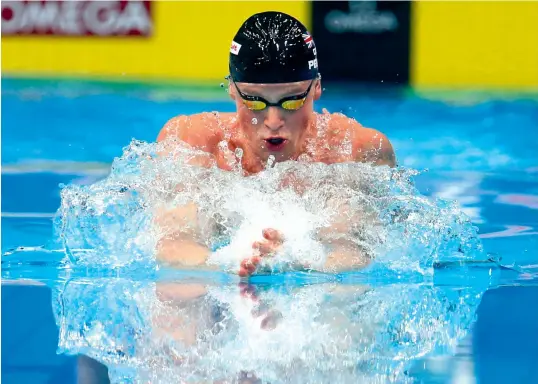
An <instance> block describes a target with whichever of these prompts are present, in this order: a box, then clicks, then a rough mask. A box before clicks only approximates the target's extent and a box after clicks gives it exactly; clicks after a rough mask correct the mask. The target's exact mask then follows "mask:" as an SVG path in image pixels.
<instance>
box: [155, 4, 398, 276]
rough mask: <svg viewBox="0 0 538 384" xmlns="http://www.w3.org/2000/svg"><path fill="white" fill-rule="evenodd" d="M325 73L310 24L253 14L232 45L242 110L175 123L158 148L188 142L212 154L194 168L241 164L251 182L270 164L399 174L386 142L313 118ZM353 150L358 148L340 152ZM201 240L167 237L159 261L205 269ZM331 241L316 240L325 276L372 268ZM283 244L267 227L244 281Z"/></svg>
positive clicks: (178, 211)
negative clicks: (360, 167)
mask: <svg viewBox="0 0 538 384" xmlns="http://www.w3.org/2000/svg"><path fill="white" fill-rule="evenodd" d="M318 67H319V66H318V52H317V49H316V46H315V43H314V40H313V38H312V36H311V35H310V33H309V32H308V30H307V29H306V28H305V26H304V25H302V24H301V23H300V22H299V21H298V20H296V19H295V18H293V17H292V16H290V15H287V14H284V13H281V12H263V13H259V14H255V15H253V16H251V17H250V18H248V19H247V20H246V21H245V22H244V23H243V25H242V26H241V27H240V28H239V30H238V32H237V33H236V35H235V36H234V38H233V40H232V43H231V46H230V55H229V71H230V74H229V76H228V80H229V85H228V92H229V94H230V97H231V98H232V99H233V100H234V101H235V105H236V109H237V111H236V112H235V113H201V114H195V115H189V116H186V115H181V116H177V117H174V118H172V119H171V120H169V121H168V122H167V123H166V125H165V126H164V127H163V129H162V130H161V132H160V134H159V136H158V138H157V141H159V142H163V143H165V145H172V146H173V145H174V142H176V143H177V140H180V141H183V142H185V143H187V144H189V145H190V146H192V147H194V148H196V149H200V150H202V151H204V152H205V153H207V155H208V156H200V157H199V158H194V159H192V161H191V163H192V164H194V165H199V166H204V167H208V166H210V165H211V164H213V163H216V165H217V166H218V167H219V168H220V169H222V170H225V171H233V170H234V169H236V168H237V167H235V165H239V166H240V168H241V169H242V172H243V174H244V175H245V176H248V175H253V174H256V173H259V172H261V171H263V170H264V168H265V166H266V164H267V162H268V159H269V158H270V157H272V158H273V159H274V161H276V162H284V161H289V160H292V161H293V160H298V159H299V157H300V159H301V161H305V160H306V161H312V162H323V163H326V164H333V163H339V162H367V163H371V164H373V165H387V166H390V167H394V166H395V165H396V159H395V154H394V151H393V148H392V145H391V143H390V141H389V140H388V139H387V138H386V136H385V135H383V134H382V133H380V132H378V131H376V130H374V129H370V128H365V127H363V126H362V125H360V124H359V123H358V122H356V121H355V120H353V119H351V118H348V117H346V116H344V115H343V114H339V113H337V114H331V113H329V112H328V111H324V112H323V114H318V113H316V112H314V109H313V103H314V101H315V100H318V99H319V98H320V96H321V92H322V88H321V76H320V72H319V68H318ZM322 122H323V128H322V127H321V125H322V124H321V123H322ZM349 141H351V145H348V146H347V147H350V148H349V149H348V150H345V151H344V150H342V147H343V146H344V143H346V142H349ZM223 142H224V145H222V143H223ZM238 149H239V150H241V152H242V156H241V157H240V158H239V159H238V158H235V157H233V156H230V153H231V154H233V153H234V152H235V151H236V150H238ZM170 150H172V148H170ZM234 161H235V162H236V163H239V164H234V163H233V162H234ZM170 218H173V219H170ZM178 218H179V219H178ZM195 218H196V207H195V206H193V205H189V206H185V207H177V208H175V209H174V210H173V211H168V212H161V213H160V214H159V216H158V217H157V221H156V222H157V224H159V225H161V227H163V226H165V227H167V228H168V229H170V228H178V227H179V226H180V225H178V224H177V223H176V224H173V220H181V221H185V220H187V221H190V222H196V220H195ZM357 220H360V218H357ZM348 222H352V220H349V221H348ZM332 229H333V230H334V231H341V232H346V231H350V228H349V225H348V226H347V227H346V226H342V225H338V226H337V225H336V224H334V226H333V228H332ZM165 232H166V231H165ZM194 232H195V230H193V231H191V232H189V233H188V232H185V231H178V230H172V231H170V232H168V235H167V236H166V237H163V238H162V239H161V241H160V242H159V244H158V249H157V257H158V260H159V261H161V262H163V263H165V264H169V265H173V266H177V267H187V268H191V267H195V266H203V267H204V268H205V267H206V261H207V260H208V257H209V255H210V254H211V250H209V249H208V248H206V247H205V246H203V245H201V244H199V243H197V242H196V236H195V233H194ZM326 233H327V231H325V234H323V233H318V234H317V240H318V241H320V242H321V243H322V244H323V245H324V246H325V247H326V249H327V254H328V257H327V261H326V263H325V265H324V267H323V268H321V270H322V271H323V272H338V271H346V270H352V269H357V268H362V267H364V266H365V265H366V264H367V261H366V260H368V255H364V254H362V253H361V251H360V250H359V249H357V248H356V247H355V246H354V245H352V244H351V243H350V242H347V241H340V242H334V241H332V242H329V240H328V236H327V235H326ZM285 241H286V239H285V234H282V233H280V232H279V231H278V230H276V229H274V228H266V229H265V230H264V231H262V233H260V239H259V240H258V241H255V242H254V243H253V244H252V255H251V257H248V258H246V259H244V260H243V261H242V262H241V263H240V265H238V266H237V268H238V269H237V273H238V274H239V275H240V276H249V275H251V274H253V273H255V272H256V269H257V267H258V265H259V264H260V262H261V261H262V259H263V258H267V257H271V255H274V254H275V253H276V252H278V251H279V250H280V249H281V247H282V244H283V243H284V242H285ZM295 268H301V269H310V268H312V266H309V265H299V266H295ZM318 269H319V268H318Z"/></svg>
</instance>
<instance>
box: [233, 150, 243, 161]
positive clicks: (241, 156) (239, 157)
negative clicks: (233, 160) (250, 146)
mask: <svg viewBox="0 0 538 384" xmlns="http://www.w3.org/2000/svg"><path fill="white" fill-rule="evenodd" d="M235 157H237V158H238V159H241V158H243V149H242V148H236V149H235Z"/></svg>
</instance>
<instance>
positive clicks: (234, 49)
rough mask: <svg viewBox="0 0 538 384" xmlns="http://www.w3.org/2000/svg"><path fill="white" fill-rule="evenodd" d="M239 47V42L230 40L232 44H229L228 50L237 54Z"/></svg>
mask: <svg viewBox="0 0 538 384" xmlns="http://www.w3.org/2000/svg"><path fill="white" fill-rule="evenodd" d="M240 49H241V44H239V43H236V42H235V41H232V45H231V46H230V52H231V53H233V54H234V55H238V54H239V50H240Z"/></svg>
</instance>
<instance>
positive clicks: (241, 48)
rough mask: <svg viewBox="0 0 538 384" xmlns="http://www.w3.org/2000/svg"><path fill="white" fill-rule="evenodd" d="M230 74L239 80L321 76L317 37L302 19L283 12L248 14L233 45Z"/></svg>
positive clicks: (275, 80) (287, 80)
mask: <svg viewBox="0 0 538 384" xmlns="http://www.w3.org/2000/svg"><path fill="white" fill-rule="evenodd" d="M229 67H230V75H231V78H232V79H233V80H234V81H236V82H240V83H292V82H296V81H303V80H311V79H314V78H315V77H316V76H318V60H317V52H316V46H315V45H314V40H313V39H312V36H311V35H310V33H308V30H307V29H306V28H305V26H304V25H303V24H301V22H300V21H298V20H297V19H295V18H294V17H292V16H290V15H287V14H285V13H282V12H263V13H257V14H255V15H252V16H251V17H249V18H248V19H247V20H246V21H245V22H244V23H243V25H242V26H241V28H239V31H237V34H236V35H235V37H234V38H233V41H232V45H231V47H230V62H229Z"/></svg>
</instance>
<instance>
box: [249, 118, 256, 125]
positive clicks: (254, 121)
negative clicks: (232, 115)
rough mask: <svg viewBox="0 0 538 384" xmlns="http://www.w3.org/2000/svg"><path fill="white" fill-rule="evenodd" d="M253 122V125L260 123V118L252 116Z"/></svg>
mask: <svg viewBox="0 0 538 384" xmlns="http://www.w3.org/2000/svg"><path fill="white" fill-rule="evenodd" d="M251 123H252V125H256V124H258V119H256V118H255V117H254V118H252V120H251Z"/></svg>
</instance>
